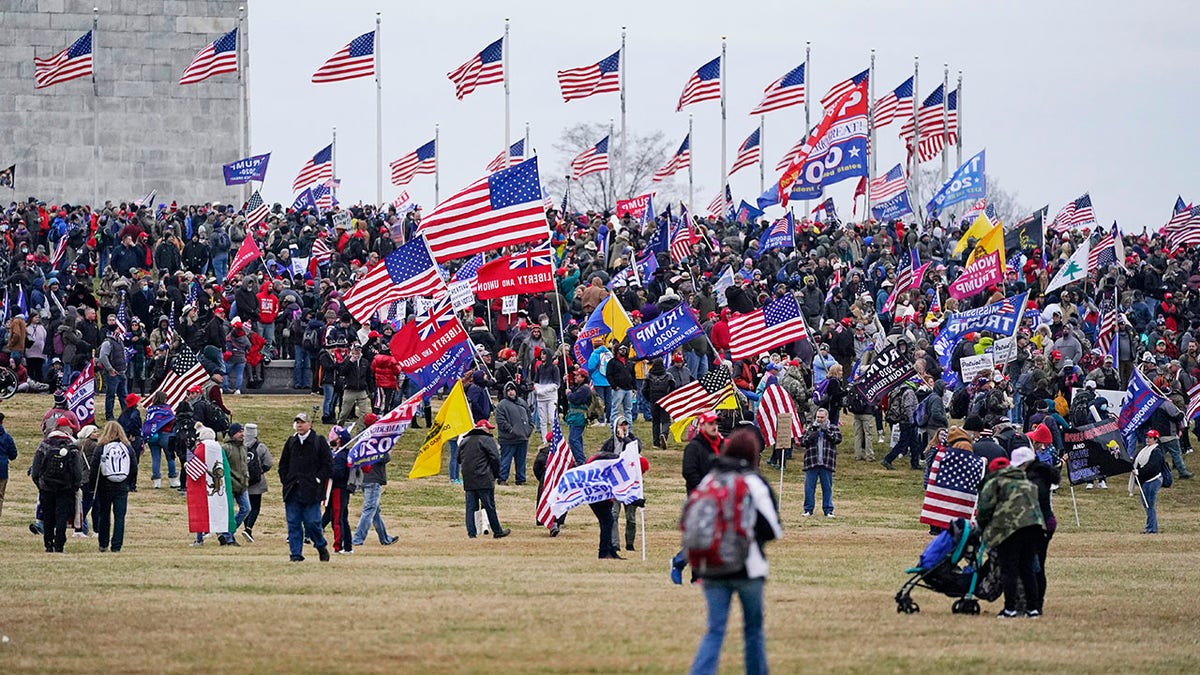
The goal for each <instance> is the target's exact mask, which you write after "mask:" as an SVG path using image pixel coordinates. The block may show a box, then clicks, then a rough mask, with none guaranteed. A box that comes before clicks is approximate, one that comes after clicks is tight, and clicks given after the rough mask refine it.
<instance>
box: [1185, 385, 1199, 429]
mask: <svg viewBox="0 0 1200 675" xmlns="http://www.w3.org/2000/svg"><path fill="white" fill-rule="evenodd" d="M1196 415H1200V382H1197V383H1196V384H1193V385H1192V388H1191V389H1188V407H1187V418H1188V419H1189V420H1192V419H1196Z"/></svg>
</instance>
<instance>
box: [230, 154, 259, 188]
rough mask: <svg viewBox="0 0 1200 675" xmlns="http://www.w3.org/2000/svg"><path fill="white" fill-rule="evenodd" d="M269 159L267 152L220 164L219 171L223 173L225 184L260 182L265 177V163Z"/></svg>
mask: <svg viewBox="0 0 1200 675" xmlns="http://www.w3.org/2000/svg"><path fill="white" fill-rule="evenodd" d="M270 161H271V153H269V152H268V153H266V154H263V155H254V156H253V157H247V158H246V159H239V160H238V161H236V162H230V163H229V164H225V165H222V166H221V171H222V172H223V173H224V174H225V184H226V185H242V184H243V183H249V182H250V181H254V180H256V181H258V182H260V183H261V182H262V181H263V180H265V179H266V177H267V164H268V163H270Z"/></svg>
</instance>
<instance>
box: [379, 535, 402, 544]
mask: <svg viewBox="0 0 1200 675" xmlns="http://www.w3.org/2000/svg"><path fill="white" fill-rule="evenodd" d="M398 541H400V537H396V536H391V537H388V538H387V539H386V540H384V541H381V542H379V543H380V544H383V545H384V546H391V545H392V544H394V543H396V542H398Z"/></svg>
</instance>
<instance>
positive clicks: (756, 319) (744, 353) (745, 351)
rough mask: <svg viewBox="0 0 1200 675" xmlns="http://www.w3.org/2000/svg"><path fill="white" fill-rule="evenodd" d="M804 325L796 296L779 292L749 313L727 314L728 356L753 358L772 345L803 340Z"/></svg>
mask: <svg viewBox="0 0 1200 675" xmlns="http://www.w3.org/2000/svg"><path fill="white" fill-rule="evenodd" d="M807 339H808V328H807V327H806V326H805V325H804V317H803V316H802V315H801V314H800V305H798V304H797V303H796V297H795V296H793V295H791V294H790V293H789V294H786V295H783V296H781V297H779V298H776V299H775V300H772V301H771V302H768V303H767V304H766V305H764V306H763V308H762V309H757V310H754V311H753V312H750V313H749V314H734V315H733V316H731V317H729V357H730V358H731V359H746V358H754V357H756V356H758V355H759V354H761V353H763V352H765V351H770V350H771V349H772V348H774V347H778V346H780V345H785V344H788V343H789V342H795V341H796V340H807Z"/></svg>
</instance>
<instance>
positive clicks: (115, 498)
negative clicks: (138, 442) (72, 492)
mask: <svg viewBox="0 0 1200 675" xmlns="http://www.w3.org/2000/svg"><path fill="white" fill-rule="evenodd" d="M89 464H90V466H91V474H90V475H89V476H88V487H87V488H86V489H90V490H91V491H92V493H93V495H94V496H93V497H92V524H93V525H94V526H95V528H96V539H97V543H98V544H99V545H100V552H101V553H105V552H107V551H109V550H111V551H112V552H113V553H117V552H119V551H120V550H121V548H122V547H123V546H124V545H125V512H126V509H127V508H128V506H129V492H130V490H131V488H132V486H134V485H136V484H137V466H138V465H137V461H136V453H135V452H134V450H133V447H132V446H131V444H130V442H129V437H128V436H126V435H125V430H124V429H123V428H122V427H121V425H120V424H119V423H117V422H109V423H107V424H105V425H104V429H103V430H102V431H101V432H100V438H99V439H98V440H97V441H96V447H95V449H94V450H92V456H91V460H90V462H89ZM110 532H111V537H110V536H109V535H110ZM110 547H111V548H110Z"/></svg>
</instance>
